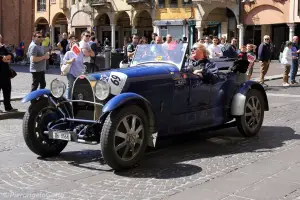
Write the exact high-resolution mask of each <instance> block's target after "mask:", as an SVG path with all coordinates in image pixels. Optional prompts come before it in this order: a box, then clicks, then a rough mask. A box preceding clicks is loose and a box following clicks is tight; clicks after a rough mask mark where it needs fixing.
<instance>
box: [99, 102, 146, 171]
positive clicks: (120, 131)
mask: <svg viewBox="0 0 300 200" xmlns="http://www.w3.org/2000/svg"><path fill="white" fill-rule="evenodd" d="M148 132H149V125H148V118H147V116H146V114H145V112H144V111H143V110H142V109H141V108H140V107H138V106H127V107H124V108H122V109H121V110H116V111H113V112H112V113H110V114H109V115H108V116H107V118H106V120H105V122H104V125H103V128H102V132H101V140H100V144H101V151H102V155H103V158H104V160H105V161H106V162H107V164H108V165H109V166H110V167H111V168H113V169H115V170H122V169H126V168H131V167H134V165H136V164H137V163H138V162H139V161H140V159H141V158H142V157H143V155H144V152H145V150H146V147H147V135H148Z"/></svg>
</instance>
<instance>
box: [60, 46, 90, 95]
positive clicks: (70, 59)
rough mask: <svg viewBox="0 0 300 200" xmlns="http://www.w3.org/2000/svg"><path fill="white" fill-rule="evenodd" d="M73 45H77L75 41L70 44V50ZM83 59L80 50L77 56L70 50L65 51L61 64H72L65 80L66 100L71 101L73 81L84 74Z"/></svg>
mask: <svg viewBox="0 0 300 200" xmlns="http://www.w3.org/2000/svg"><path fill="white" fill-rule="evenodd" d="M74 45H77V43H76V42H75V41H73V42H72V43H71V44H70V49H72V47H73V46H74ZM83 57H84V53H83V51H82V49H80V54H79V55H77V56H76V55H75V53H74V52H73V51H72V50H70V51H67V52H66V54H65V56H64V58H63V61H62V63H63V64H66V63H72V64H71V68H70V71H69V73H68V74H67V79H68V86H67V92H66V94H67V99H71V95H72V87H73V83H74V81H75V79H76V78H77V77H78V76H80V75H82V74H83V73H84V72H85V65H84V64H83V62H82V61H83Z"/></svg>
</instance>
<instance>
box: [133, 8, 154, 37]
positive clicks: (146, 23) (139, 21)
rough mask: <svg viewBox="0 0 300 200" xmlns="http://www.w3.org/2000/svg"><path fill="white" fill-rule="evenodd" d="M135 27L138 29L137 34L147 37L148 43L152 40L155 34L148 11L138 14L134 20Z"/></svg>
mask: <svg viewBox="0 0 300 200" xmlns="http://www.w3.org/2000/svg"><path fill="white" fill-rule="evenodd" d="M133 26H134V27H135V28H136V29H137V34H138V35H140V36H145V37H146V38H148V41H150V40H151V35H152V33H153V26H152V17H151V14H150V13H149V12H148V11H147V10H141V11H139V12H137V13H136V14H135V16H134V18H133Z"/></svg>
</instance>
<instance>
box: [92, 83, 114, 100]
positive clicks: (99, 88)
mask: <svg viewBox="0 0 300 200" xmlns="http://www.w3.org/2000/svg"><path fill="white" fill-rule="evenodd" d="M109 94H110V86H109V84H108V83H107V82H106V81H97V83H96V85H95V95H96V97H97V98H98V99H99V100H100V101H103V100H105V99H106V98H107V97H108V96H109Z"/></svg>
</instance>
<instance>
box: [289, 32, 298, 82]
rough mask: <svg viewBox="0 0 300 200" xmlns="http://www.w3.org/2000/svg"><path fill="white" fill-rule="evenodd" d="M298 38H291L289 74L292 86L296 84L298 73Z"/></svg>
mask: <svg viewBox="0 0 300 200" xmlns="http://www.w3.org/2000/svg"><path fill="white" fill-rule="evenodd" d="M298 41H299V38H298V36H294V37H293V46H292V58H293V60H292V66H291V73H290V81H291V84H292V85H295V84H298V82H296V80H295V78H296V75H297V72H298V66H299V61H298V59H299V53H300V50H299V44H298Z"/></svg>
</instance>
